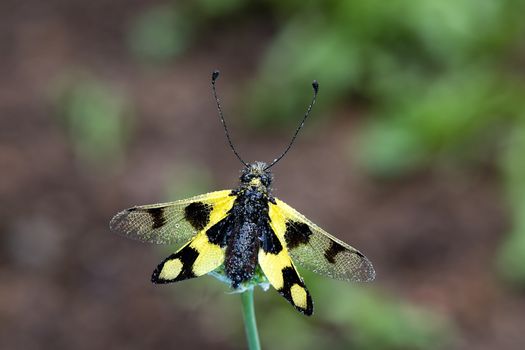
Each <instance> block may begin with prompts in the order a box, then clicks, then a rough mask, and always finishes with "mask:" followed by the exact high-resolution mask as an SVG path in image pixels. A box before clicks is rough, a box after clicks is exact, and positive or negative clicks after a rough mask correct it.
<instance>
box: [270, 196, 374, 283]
mask: <svg viewBox="0 0 525 350" xmlns="http://www.w3.org/2000/svg"><path fill="white" fill-rule="evenodd" d="M275 200H276V204H273V203H270V208H269V215H270V220H271V222H272V226H273V227H274V231H275V233H276V234H277V236H278V237H279V239H280V240H281V241H283V242H285V243H286V247H287V248H288V251H289V254H290V256H291V257H292V259H293V261H294V262H296V263H297V264H299V265H300V266H302V267H304V268H306V269H308V270H311V271H313V272H316V273H318V274H321V275H325V276H328V277H332V278H336V279H340V280H346V281H364V282H366V281H371V280H373V279H374V278H375V271H374V268H373V266H372V263H371V262H370V260H368V259H367V258H366V256H364V255H363V254H362V253H361V252H359V251H358V250H357V249H355V248H353V247H351V246H349V245H348V244H346V243H344V242H342V241H341V240H339V239H337V238H335V237H334V236H332V235H330V234H329V233H328V232H326V231H324V230H323V229H321V228H320V227H319V226H317V225H316V224H314V223H313V222H311V221H310V220H308V219H307V218H306V217H305V216H304V215H302V214H301V213H299V212H297V211H296V210H295V209H293V208H292V207H290V206H289V205H288V204H286V203H284V202H283V201H281V200H279V199H275Z"/></svg>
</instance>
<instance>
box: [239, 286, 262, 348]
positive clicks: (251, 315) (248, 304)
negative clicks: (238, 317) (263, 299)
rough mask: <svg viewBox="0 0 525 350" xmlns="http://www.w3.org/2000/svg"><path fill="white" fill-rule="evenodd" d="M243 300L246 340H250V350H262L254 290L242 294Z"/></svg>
mask: <svg viewBox="0 0 525 350" xmlns="http://www.w3.org/2000/svg"><path fill="white" fill-rule="evenodd" d="M241 298H242V315H243V318H244V329H245V330H246V338H247V339H248V349H249V350H261V343H259V332H258V330H257V322H256V321H255V308H254V307H253V288H250V289H248V290H246V291H245V292H244V293H241Z"/></svg>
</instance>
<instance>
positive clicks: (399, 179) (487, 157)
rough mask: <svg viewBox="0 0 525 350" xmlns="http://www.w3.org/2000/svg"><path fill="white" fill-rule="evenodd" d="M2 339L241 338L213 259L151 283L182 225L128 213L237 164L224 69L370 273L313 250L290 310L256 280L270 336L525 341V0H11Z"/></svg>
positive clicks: (260, 144)
mask: <svg viewBox="0 0 525 350" xmlns="http://www.w3.org/2000/svg"><path fill="white" fill-rule="evenodd" d="M0 10H1V11H0V29H1V30H0V33H2V34H1V35H0V46H1V50H0V72H1V76H2V79H1V80H0V169H2V171H1V175H0V198H1V200H2V206H1V207H0V232H1V236H0V239H1V241H0V244H1V245H0V275H1V276H2V284H1V286H0V348H2V349H109V348H116V349H119V348H126V349H151V348H155V347H162V348H163V349H169V348H177V349H192V348H200V347H212V348H216V349H243V348H245V347H246V345H245V344H246V343H245V339H244V334H243V328H242V327H243V326H242V320H241V314H240V298H239V296H238V295H236V294H229V291H228V289H227V286H225V285H223V284H221V283H219V282H218V281H217V280H215V279H213V278H212V277H208V276H206V277H203V278H200V279H196V280H192V281H187V282H183V283H180V284H174V285H169V286H156V285H152V284H150V283H149V278H150V274H151V272H152V271H153V269H154V267H155V266H156V265H157V264H158V263H159V262H160V261H161V259H162V258H164V256H166V255H168V254H169V253H170V252H172V250H173V249H174V248H173V247H154V246H149V245H144V244H139V243H137V242H133V241H128V240H125V239H123V238H121V237H119V236H117V235H114V234H112V233H110V232H109V229H108V226H107V225H108V222H109V219H110V218H111V216H112V215H113V214H115V213H116V212H117V211H119V210H121V209H123V208H126V207H130V206H132V205H135V204H146V203H154V202H160V201H167V200H174V199H177V198H182V197H185V196H192V195H195V194H199V193H202V192H206V191H212V190H217V189H223V188H231V187H234V186H236V184H237V177H238V175H239V169H240V164H239V163H238V162H237V160H236V159H235V158H234V156H233V155H232V154H231V151H230V150H229V149H228V147H227V143H226V140H225V139H224V137H223V131H222V129H221V126H220V123H219V121H218V118H217V115H216V110H215V106H214V102H213V99H212V97H211V92H210V86H209V83H210V82H209V79H210V74H211V71H212V70H213V69H215V68H219V69H220V70H221V72H222V75H221V78H220V80H219V82H218V88H219V94H220V96H221V99H222V102H223V108H224V109H225V112H226V115H227V118H228V121H229V123H230V124H231V129H232V130H231V131H232V137H233V139H234V142H235V144H236V145H237V148H238V150H239V152H240V153H241V155H242V156H243V157H244V158H245V160H247V161H252V160H262V161H270V160H271V159H273V158H274V157H275V156H276V155H278V154H279V153H280V152H281V151H282V149H283V148H284V147H285V146H286V144H287V142H288V141H289V138H290V137H291V135H292V133H293V130H294V128H295V126H296V124H297V123H298V122H299V121H300V118H301V117H302V115H303V113H304V111H305V109H306V106H307V104H308V101H309V100H310V98H311V85H310V84H311V81H312V80H313V79H317V80H318V81H319V83H320V95H319V99H318V103H317V104H316V106H315V108H314V111H313V114H312V116H311V118H310V120H309V121H308V123H307V124H306V126H305V128H304V130H303V132H302V134H301V135H300V137H299V138H298V140H297V142H296V144H295V146H294V148H293V149H292V150H291V152H290V153H289V154H288V155H287V157H286V158H285V159H283V161H282V162H281V163H279V165H278V166H276V167H275V185H274V194H275V195H276V196H278V197H279V198H281V199H283V200H284V201H286V202H288V203H289V204H290V205H292V206H294V207H295V208H296V209H298V210H299V211H301V212H303V213H304V214H305V215H307V216H308V217H310V218H311V219H312V220H314V221H315V222H317V223H318V224H319V225H320V226H322V227H324V228H326V229H327V230H328V231H329V232H332V233H333V234H334V235H336V236H338V237H340V238H341V239H343V240H345V241H346V242H348V243H350V244H352V245H354V246H356V247H357V248H359V249H360V250H361V251H363V252H364V253H365V254H366V255H367V256H368V257H369V258H370V259H371V260H372V261H373V262H374V265H375V268H376V270H377V280H376V281H375V282H374V283H371V284H366V285H357V284H348V283H343V282H339V281H333V280H329V279H327V278H323V277H319V276H316V275H314V274H312V273H309V272H307V271H302V270H301V272H302V274H303V277H304V278H305V282H306V284H307V286H308V287H309V289H310V291H311V293H312V295H313V298H314V302H315V314H314V316H313V317H312V318H305V317H303V316H301V315H299V314H298V313H297V312H296V311H294V310H293V308H292V307H291V306H290V305H289V304H287V303H286V302H285V301H284V300H283V299H282V298H281V297H279V296H278V294H277V293H275V292H274V291H273V290H270V291H268V292H262V290H257V291H256V295H255V299H256V312H257V315H258V323H259V328H260V332H261V342H262V346H263V348H268V349H320V348H330V349H521V347H522V343H523V341H522V338H523V333H524V332H525V298H524V294H523V293H524V291H525V156H523V154H525V40H524V38H525V21H523V13H525V2H524V1H520V0H499V1H497V0H484V1H475V0H456V1H452V0H442V1H431V0H421V1H409V0H394V1H388V2H385V1H378V0H367V1H361V0H359V1H357V0H356V1H345V0H328V1H327V0H325V1H321V0H308V1H295V0H290V1H254V2H247V1H246V2H243V1H240V0H227V1H213V0H195V1H189V0H188V1H133V2H129V1H123V0H115V1H111V2H110V1H104V0H100V1H97V2H81V1H71V0H70V1H65V0H51V1H46V2H39V1H34V0H30V1H24V2H15V1H12V0H8V1H4V2H3V3H2V4H1V5H0Z"/></svg>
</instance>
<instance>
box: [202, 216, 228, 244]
mask: <svg viewBox="0 0 525 350" xmlns="http://www.w3.org/2000/svg"><path fill="white" fill-rule="evenodd" d="M233 226H234V215H233V214H232V213H231V212H230V213H229V214H228V216H226V217H225V218H224V219H222V220H221V221H219V222H218V223H216V224H215V225H213V226H212V227H210V228H209V229H208V230H207V231H206V236H207V237H208V241H210V243H213V244H217V245H219V246H221V247H222V248H224V247H225V246H226V243H227V241H226V239H227V238H228V236H229V235H230V233H231V232H232V230H233Z"/></svg>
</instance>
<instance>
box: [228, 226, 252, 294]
mask: <svg viewBox="0 0 525 350" xmlns="http://www.w3.org/2000/svg"><path fill="white" fill-rule="evenodd" d="M258 250H259V238H258V235H257V225H256V224H255V223H253V222H247V221H244V222H242V223H239V226H238V230H234V234H232V235H231V237H230V240H229V242H228V247H227V248H226V259H225V262H224V265H225V266H224V267H225V272H226V275H227V276H228V278H229V279H230V280H231V282H232V287H233V288H237V287H238V286H239V284H241V283H242V282H245V281H248V280H250V279H251V278H252V277H253V275H254V272H255V267H256V266H257V251H258Z"/></svg>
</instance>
